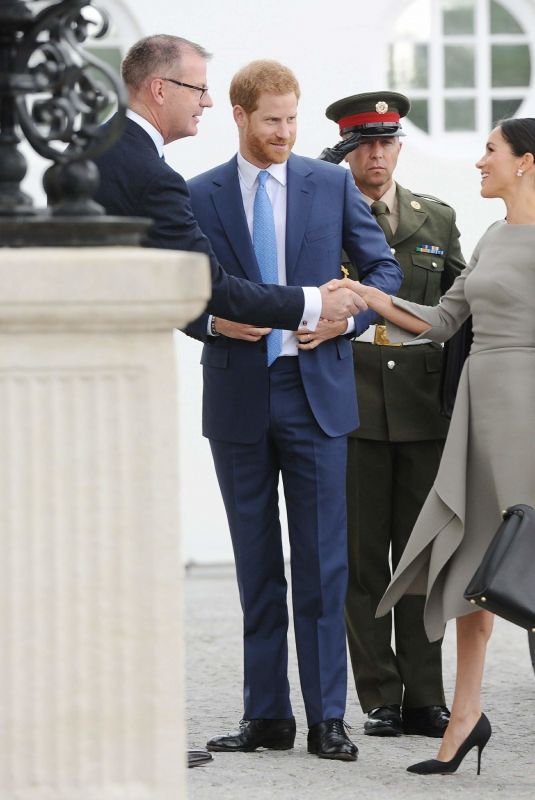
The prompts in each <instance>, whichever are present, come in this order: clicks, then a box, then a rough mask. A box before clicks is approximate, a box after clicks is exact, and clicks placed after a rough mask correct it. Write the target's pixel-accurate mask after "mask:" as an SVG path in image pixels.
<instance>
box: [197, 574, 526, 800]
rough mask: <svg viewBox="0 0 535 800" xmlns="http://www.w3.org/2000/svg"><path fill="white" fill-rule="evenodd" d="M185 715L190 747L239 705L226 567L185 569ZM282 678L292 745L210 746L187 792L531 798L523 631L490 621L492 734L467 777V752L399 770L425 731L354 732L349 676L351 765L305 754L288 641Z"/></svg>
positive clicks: (229, 719)
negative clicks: (245, 749)
mask: <svg viewBox="0 0 535 800" xmlns="http://www.w3.org/2000/svg"><path fill="white" fill-rule="evenodd" d="M185 583H186V609H187V610H186V636H187V655H186V670H187V676H186V677H187V719H188V743H189V746H190V747H203V746H204V744H205V742H206V741H207V739H209V738H210V737H211V736H213V735H215V734H220V733H226V732H227V731H231V730H235V729H236V727H237V723H238V721H239V719H240V714H241V710H242V699H241V685H242V648H241V614H240V609H239V601H238V593H237V588H236V584H235V578H234V573H233V571H232V570H231V569H226V568H221V569H214V570H210V569H208V568H207V569H203V570H201V569H198V570H196V569H193V570H191V572H190V573H189V574H188V575H187V577H186V582H185ZM454 627H455V626H454V625H453V624H450V625H449V626H448V631H447V633H446V638H445V641H444V676H445V685H446V695H447V698H448V700H450V699H451V695H452V688H453V681H452V679H453V669H454V656H455V635H454ZM290 684H291V686H292V700H293V704H294V713H295V717H296V722H297V738H296V742H295V748H294V750H290V751H286V752H274V751H263V752H262V751H257V752H256V753H235V754H226V753H215V754H214V761H213V762H212V763H210V764H208V765H207V766H205V767H197V768H195V769H190V770H188V771H187V778H188V795H187V796H188V800H227V799H228V800H230V799H231V798H232V800H243V798H247V799H248V800H249V798H251V800H264V798H265V799H266V800H313V799H314V800H316V798H331V797H332V798H336V800H338V799H339V798H344V800H345V799H346V798H359V800H419V799H420V798H422V799H423V798H426V799H428V798H440V800H450V798H454V797H457V796H459V795H460V796H462V797H464V798H470V800H472V799H473V800H488V799H489V798H498V797H500V798H501V799H502V800H523V799H524V798H526V800H527V798H529V799H530V800H535V676H534V675H533V672H532V670H531V664H530V659H529V654H528V646H527V637H526V634H525V632H524V631H522V630H520V629H518V628H516V627H515V626H513V625H508V624H507V623H504V622H502V621H501V620H497V621H496V625H495V630H494V634H493V639H492V641H491V645H490V648H489V658H488V662H487V668H486V674H485V690H484V700H483V704H484V709H485V712H486V713H487V716H488V717H489V719H490V720H491V723H492V727H493V736H492V738H491V740H490V742H489V744H488V746H487V748H486V750H484V752H483V757H482V773H481V776H480V777H478V776H477V775H476V751H475V750H474V751H472V752H471V753H470V754H469V755H468V756H467V757H466V759H465V761H464V762H463V764H462V765H461V767H460V769H459V771H458V773H456V774H455V775H448V776H430V777H427V778H423V777H420V776H416V775H411V774H409V773H407V772H406V770H405V768H406V767H407V766H408V765H409V764H411V763H414V762H415V761H420V760H422V759H424V758H431V757H433V756H434V755H435V754H436V743H435V742H434V740H432V739H426V738H423V737H418V736H402V737H398V738H393V739H380V738H373V737H369V736H364V735H363V733H362V723H363V721H364V715H363V713H362V711H361V709H360V706H359V705H358V702H357V698H356V694H355V690H354V687H353V686H352V685H351V684H352V681H350V686H349V691H348V704H347V714H346V719H347V721H348V722H349V723H350V724H351V725H352V726H353V730H352V733H351V736H352V738H353V740H354V742H355V743H356V744H357V745H358V747H359V750H360V755H359V759H358V761H357V762H356V763H354V762H350V763H344V762H336V761H327V760H322V759H319V758H316V757H315V756H312V755H309V754H308V753H307V752H306V732H307V728H306V723H305V718H304V711H303V706H302V701H301V696H300V691H299V681H298V677H297V665H296V658H295V649H294V647H293V640H291V642H290Z"/></svg>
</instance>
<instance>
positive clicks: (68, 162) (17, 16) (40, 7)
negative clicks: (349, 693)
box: [0, 0, 128, 244]
mask: <svg viewBox="0 0 535 800" xmlns="http://www.w3.org/2000/svg"><path fill="white" fill-rule="evenodd" d="M30 5H31V6H33V8H34V9H35V10H34V11H32V10H30ZM89 7H91V12H92V13H91V18H90V17H89V15H88V11H89ZM108 26H109V20H108V18H107V15H106V14H105V13H104V12H103V11H102V10H100V9H96V8H94V7H93V6H91V0H55V2H43V0H37V2H35V0H33V2H32V0H29V1H28V2H23V0H0V227H1V229H2V230H1V232H2V233H4V231H5V225H3V224H2V222H3V221H6V218H7V217H16V218H17V219H19V221H20V218H21V217H25V218H26V221H27V222H29V220H30V218H34V219H35V217H38V216H40V215H41V216H43V214H45V213H46V214H47V216H48V218H49V219H50V218H52V221H57V220H55V219H54V218H58V217H62V218H63V217H74V216H77V217H83V216H85V217H91V218H94V217H95V216H100V215H103V213H104V211H103V209H102V208H101V207H100V206H99V205H98V204H96V203H95V202H94V201H93V200H92V199H91V198H92V196H93V194H94V192H95V191H96V188H97V185H98V171H97V169H96V167H95V165H94V164H93V162H92V161H91V160H90V159H91V158H93V157H95V156H96V155H98V154H99V153H100V152H102V150H104V149H105V148H106V147H108V146H109V145H110V144H111V143H112V142H113V140H114V139H115V138H116V137H117V136H119V135H120V133H121V130H122V127H123V125H124V118H125V112H126V107H127V101H128V98H127V93H126V89H125V88H124V86H123V84H122V82H121V80H120V78H119V76H118V75H117V74H116V73H115V72H114V70H113V69H112V68H111V67H109V66H108V65H107V64H105V63H104V62H102V61H100V59H98V58H96V57H95V56H94V55H93V54H92V53H89V52H88V51H87V50H85V49H84V48H83V46H82V44H83V42H85V41H86V39H87V38H88V37H91V38H101V37H103V36H105V35H106V33H107V31H108ZM115 104H116V105H117V110H118V113H117V114H116V115H115V116H114V117H113V122H112V124H111V127H109V126H108V128H107V130H106V135H105V138H104V136H103V132H102V129H101V127H100V123H101V121H102V119H103V117H104V116H105V113H106V111H107V110H108V109H109V108H110V107H111V106H112V105H115ZM20 133H22V135H23V136H24V137H25V138H26V139H27V141H28V142H29V144H30V145H31V147H32V148H33V149H34V150H35V151H36V152H37V153H39V155H41V156H43V157H44V158H47V159H51V160H52V161H53V165H52V166H51V167H50V168H49V169H48V170H47V172H46V173H45V176H44V179H43V185H44V187H45V191H46V193H47V197H48V203H49V209H48V211H47V212H43V211H36V210H35V209H34V208H33V205H32V201H31V199H30V198H29V197H28V196H27V195H26V194H25V193H24V192H22V191H21V189H20V183H21V181H22V179H23V178H24V175H25V173H26V162H25V159H24V156H23V155H22V154H21V152H20V150H19V147H18V145H19V143H20V136H19V134H20ZM123 224H124V220H123ZM26 227H28V226H26ZM33 227H34V228H35V229H36V228H37V226H35V225H34V226H33ZM79 227H80V226H79ZM82 227H83V226H82ZM19 238H20V237H19ZM45 238H47V237H45ZM15 239H16V241H15V244H21V243H22V242H21V241H19V239H18V238H17V237H16V236H15ZM5 243H6V242H5V241H1V237H0V244H5ZM46 243H48V242H46ZM69 243H71V242H69Z"/></svg>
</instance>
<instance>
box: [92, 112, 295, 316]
mask: <svg viewBox="0 0 535 800" xmlns="http://www.w3.org/2000/svg"><path fill="white" fill-rule="evenodd" d="M109 124H110V123H106V124H105V126H104V127H106V126H107V125H109ZM95 161H96V164H97V166H98V168H99V172H100V186H99V189H98V191H97V193H96V196H95V200H96V201H97V203H100V204H101V205H103V206H104V208H105V209H106V212H107V213H108V214H112V215H119V216H133V217H149V218H151V219H152V220H153V224H152V226H151V227H150V228H149V230H148V234H147V236H146V239H145V241H144V242H143V244H144V245H145V246H146V247H163V248H169V249H171V250H193V251H196V252H199V253H206V254H207V255H208V256H209V258H210V269H211V276H212V298H211V300H210V302H209V303H208V306H207V310H208V311H209V312H210V313H212V314H217V315H219V316H221V317H227V318H228V319H232V320H242V321H247V322H254V324H255V325H267V326H273V325H275V326H281V327H287V326H288V325H290V326H292V325H298V324H299V321H300V320H301V318H302V314H303V307H304V296H303V291H302V290H301V289H300V288H297V287H291V288H290V287H281V286H258V285H255V284H251V283H250V282H249V281H245V280H240V279H238V278H233V277H230V276H228V275H227V274H226V273H225V271H224V270H223V269H222V268H221V266H220V265H219V263H218V261H217V259H216V257H215V255H214V253H213V250H212V248H211V247H210V242H209V241H208V240H207V238H206V236H204V235H203V234H202V232H201V230H200V228H199V226H198V224H197V221H196V220H195V218H194V216H193V214H192V211H191V204H190V197H189V192H188V188H187V186H186V182H185V181H184V179H183V178H182V176H181V175H179V174H178V172H175V170H174V169H172V168H171V167H170V166H169V164H166V163H165V161H164V160H163V159H161V158H160V157H159V155H158V151H157V150H156V147H155V145H154V142H153V141H152V139H151V138H150V136H149V135H148V134H147V133H146V132H145V131H144V130H143V128H141V127H140V126H139V125H138V124H137V123H135V122H133V121H132V120H131V119H127V120H126V126H125V130H124V132H123V134H122V136H121V137H120V138H119V139H118V140H117V141H116V142H114V144H112V146H111V147H110V148H109V149H108V150H106V151H105V152H104V153H102V154H101V155H100V156H99V157H98V158H97V159H95Z"/></svg>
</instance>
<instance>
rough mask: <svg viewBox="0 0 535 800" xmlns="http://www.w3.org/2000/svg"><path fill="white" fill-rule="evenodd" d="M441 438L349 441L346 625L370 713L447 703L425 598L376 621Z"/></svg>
mask: <svg viewBox="0 0 535 800" xmlns="http://www.w3.org/2000/svg"><path fill="white" fill-rule="evenodd" d="M443 444H444V443H443V441H442V440H431V441H423V442H402V443H393V442H382V441H372V440H369V439H355V438H349V445H348V470H347V506H348V520H347V522H348V547H349V585H348V593H347V599H346V623H347V636H348V642H349V651H350V654H351V663H352V666H353V674H354V676H355V685H356V688H357V694H358V697H359V700H360V704H361V706H362V710H363V711H365V712H368V711H370V710H371V709H373V708H377V707H379V706H385V705H393V704H398V705H403V706H404V708H419V707H421V706H429V705H443V704H444V690H443V686H442V653H441V646H442V642H441V641H439V642H433V643H430V642H429V641H428V639H427V636H426V634H425V630H424V626H423V608H424V598H423V596H417V595H406V596H405V597H403V598H402V599H401V600H400V602H399V603H398V604H397V605H396V607H395V608H394V610H393V618H394V631H395V651H394V649H393V647H392V643H391V640H392V615H388V616H386V617H382V618H380V619H376V618H375V610H376V608H377V604H378V603H379V600H380V599H381V597H382V595H383V593H384V591H385V589H386V588H387V586H388V584H389V582H390V577H391V569H390V558H389V555H390V551H391V556H392V568H393V569H395V567H396V565H397V563H398V561H399V559H400V556H401V554H402V552H403V549H404V547H405V545H406V543H407V540H408V538H409V536H410V533H411V530H412V528H413V525H414V523H415V521H416V518H417V516H418V514H419V512H420V509H421V507H422V505H423V502H424V500H425V498H426V497H427V494H428V492H429V490H430V488H431V486H432V484H433V480H434V478H435V475H436V472H437V469H438V465H439V462H440V456H441V453H442V448H443Z"/></svg>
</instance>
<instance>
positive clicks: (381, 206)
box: [371, 200, 392, 244]
mask: <svg viewBox="0 0 535 800" xmlns="http://www.w3.org/2000/svg"><path fill="white" fill-rule="evenodd" d="M371 208H372V214H373V215H374V217H375V219H376V220H377V224H378V225H379V227H380V228H381V230H382V231H383V233H384V235H385V238H386V241H387V242H388V243H389V244H390V242H391V241H392V228H391V227H390V222H389V221H388V206H387V204H386V203H383V201H382V200H376V201H375V202H374V203H372V207H371Z"/></svg>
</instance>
